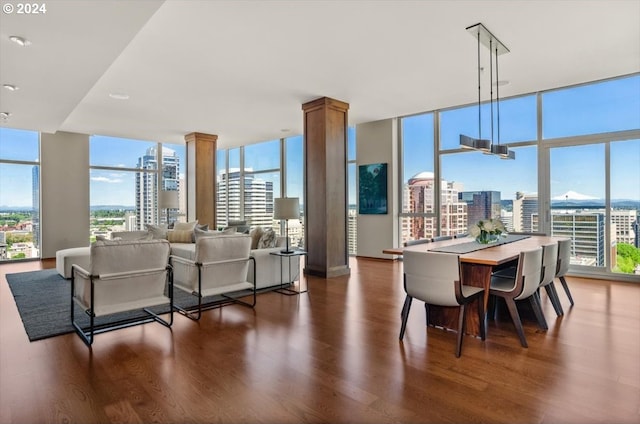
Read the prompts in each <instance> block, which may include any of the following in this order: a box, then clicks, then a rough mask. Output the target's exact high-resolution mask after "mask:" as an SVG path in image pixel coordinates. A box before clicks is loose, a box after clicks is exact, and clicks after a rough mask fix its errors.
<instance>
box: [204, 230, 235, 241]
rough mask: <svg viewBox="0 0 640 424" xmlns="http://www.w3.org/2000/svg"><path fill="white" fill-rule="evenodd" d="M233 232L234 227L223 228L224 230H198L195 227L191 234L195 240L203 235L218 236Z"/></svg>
mask: <svg viewBox="0 0 640 424" xmlns="http://www.w3.org/2000/svg"><path fill="white" fill-rule="evenodd" d="M232 230H233V231H232ZM235 233H236V230H235V228H233V229H228V230H224V231H208V230H200V229H198V228H197V227H196V229H195V230H193V234H194V235H195V238H196V242H197V241H198V240H199V239H201V238H203V237H220V236H226V235H230V234H235Z"/></svg>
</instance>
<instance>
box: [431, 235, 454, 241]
mask: <svg viewBox="0 0 640 424" xmlns="http://www.w3.org/2000/svg"><path fill="white" fill-rule="evenodd" d="M452 239H453V236H436V237H433V238H431V241H443V240H452Z"/></svg>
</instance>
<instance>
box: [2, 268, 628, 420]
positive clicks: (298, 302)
mask: <svg viewBox="0 0 640 424" xmlns="http://www.w3.org/2000/svg"><path fill="white" fill-rule="evenodd" d="M350 265H351V271H352V274H351V276H350V277H338V278H334V279H321V278H314V277H309V278H308V283H309V292H308V293H306V294H303V295H301V296H291V297H289V296H283V295H281V294H277V293H273V292H270V293H265V294H261V295H259V297H258V303H257V305H256V308H255V309H253V310H252V309H249V308H245V307H242V306H235V305H234V306H227V307H224V308H222V309H216V310H212V311H208V312H206V313H204V315H203V318H202V320H201V321H200V322H192V321H190V320H188V319H187V318H185V317H183V316H180V315H176V316H175V322H174V325H173V327H172V329H171V330H169V329H167V328H165V327H163V326H161V325H159V324H156V323H151V324H146V325H142V326H137V327H132V328H128V329H123V330H118V331H115V332H110V333H106V334H101V335H98V336H96V338H95V341H94V344H93V348H92V349H88V348H87V347H86V346H85V345H84V344H83V343H82V341H81V340H80V338H79V337H78V336H77V335H75V334H68V335H64V336H59V337H54V338H50V339H46V340H41V341H37V342H33V343H30V342H29V340H28V338H27V335H26V333H25V331H24V328H23V326H22V322H21V320H20V317H19V315H18V312H17V309H16V306H15V302H14V299H13V296H12V294H11V291H10V289H9V287H8V284H7V283H6V279H5V275H6V274H8V273H14V272H22V271H30V270H36V269H40V268H43V267H44V268H50V267H53V266H54V264H53V263H52V262H51V261H44V262H24V263H12V264H3V265H0V274H1V275H0V423H29V424H31V423H151V422H154V423H165V422H166V423H303V422H311V423H394V422H395V423H431V422H434V423H435V422H445V423H476V422H477V423H639V422H640V285H634V284H632V283H619V282H609V281H599V280H588V279H578V278H569V279H568V280H569V284H570V286H571V290H572V293H573V297H574V299H575V301H576V305H575V306H574V307H573V308H570V307H569V302H568V300H567V298H566V297H565V296H564V293H562V292H561V293H560V296H561V300H562V304H563V307H564V308H565V313H566V315H565V316H564V317H562V318H556V316H555V313H554V312H553V308H552V306H551V304H550V302H549V300H548V299H547V297H546V294H544V293H543V294H542V300H543V302H542V303H543V308H544V312H545V315H546V317H547V320H548V322H549V330H548V331H546V332H543V331H540V330H538V329H537V326H536V324H535V322H534V321H532V320H530V319H525V320H524V326H525V332H526V336H527V340H528V342H529V348H528V349H525V348H522V347H521V346H520V343H519V341H518V337H517V335H516V333H515V330H514V328H513V325H512V324H511V321H510V320H509V318H508V316H506V315H501V314H499V316H498V319H497V320H496V321H489V325H488V327H489V328H488V334H487V340H486V341H485V342H482V341H481V340H480V339H476V338H473V337H471V336H467V337H465V339H464V344H463V350H462V356H461V357H460V358H458V359H456V357H455V355H454V345H455V333H453V332H447V331H444V330H441V329H437V328H432V327H430V328H427V327H425V325H424V319H425V317H424V308H423V307H422V304H421V303H419V302H414V305H413V307H412V311H411V315H410V317H409V323H408V327H407V333H406V335H405V339H404V342H399V340H398V334H399V330H400V309H401V308H402V304H403V300H404V292H403V289H402V284H401V281H402V280H401V275H402V274H401V273H402V262H395V263H394V262H388V261H376V260H367V259H355V258H352V259H351V262H350Z"/></svg>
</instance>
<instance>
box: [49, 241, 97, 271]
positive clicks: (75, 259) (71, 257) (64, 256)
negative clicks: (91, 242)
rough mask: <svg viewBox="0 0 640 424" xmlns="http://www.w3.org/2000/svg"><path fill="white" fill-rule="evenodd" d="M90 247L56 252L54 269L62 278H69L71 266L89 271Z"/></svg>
mask: <svg viewBox="0 0 640 424" xmlns="http://www.w3.org/2000/svg"><path fill="white" fill-rule="evenodd" d="M90 258H91V247H88V246H87V247H74V248H71V249H62V250H58V251H57V252H56V269H57V270H58V274H60V275H62V276H63V277H64V278H67V279H69V278H71V265H73V264H76V265H79V266H81V267H82V268H84V269H89V262H90Z"/></svg>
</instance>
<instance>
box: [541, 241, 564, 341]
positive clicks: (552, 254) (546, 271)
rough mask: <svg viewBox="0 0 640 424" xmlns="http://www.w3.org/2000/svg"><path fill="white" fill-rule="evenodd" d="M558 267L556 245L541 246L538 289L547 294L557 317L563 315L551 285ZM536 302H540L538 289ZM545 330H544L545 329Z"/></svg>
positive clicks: (558, 299)
mask: <svg viewBox="0 0 640 424" xmlns="http://www.w3.org/2000/svg"><path fill="white" fill-rule="evenodd" d="M557 265H558V243H555V242H553V243H548V244H543V245H542V280H541V281H540V287H544V289H545V290H546V292H547V296H548V297H549V300H550V301H551V304H552V305H553V309H554V310H555V311H556V315H557V316H561V315H564V311H563V310H562V305H561V304H560V298H559V297H558V292H557V291H556V286H555V284H554V283H553V280H555V277H556V270H557V267H558V266H557ZM537 296H538V301H540V289H538V291H537ZM545 330H546V328H545Z"/></svg>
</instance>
